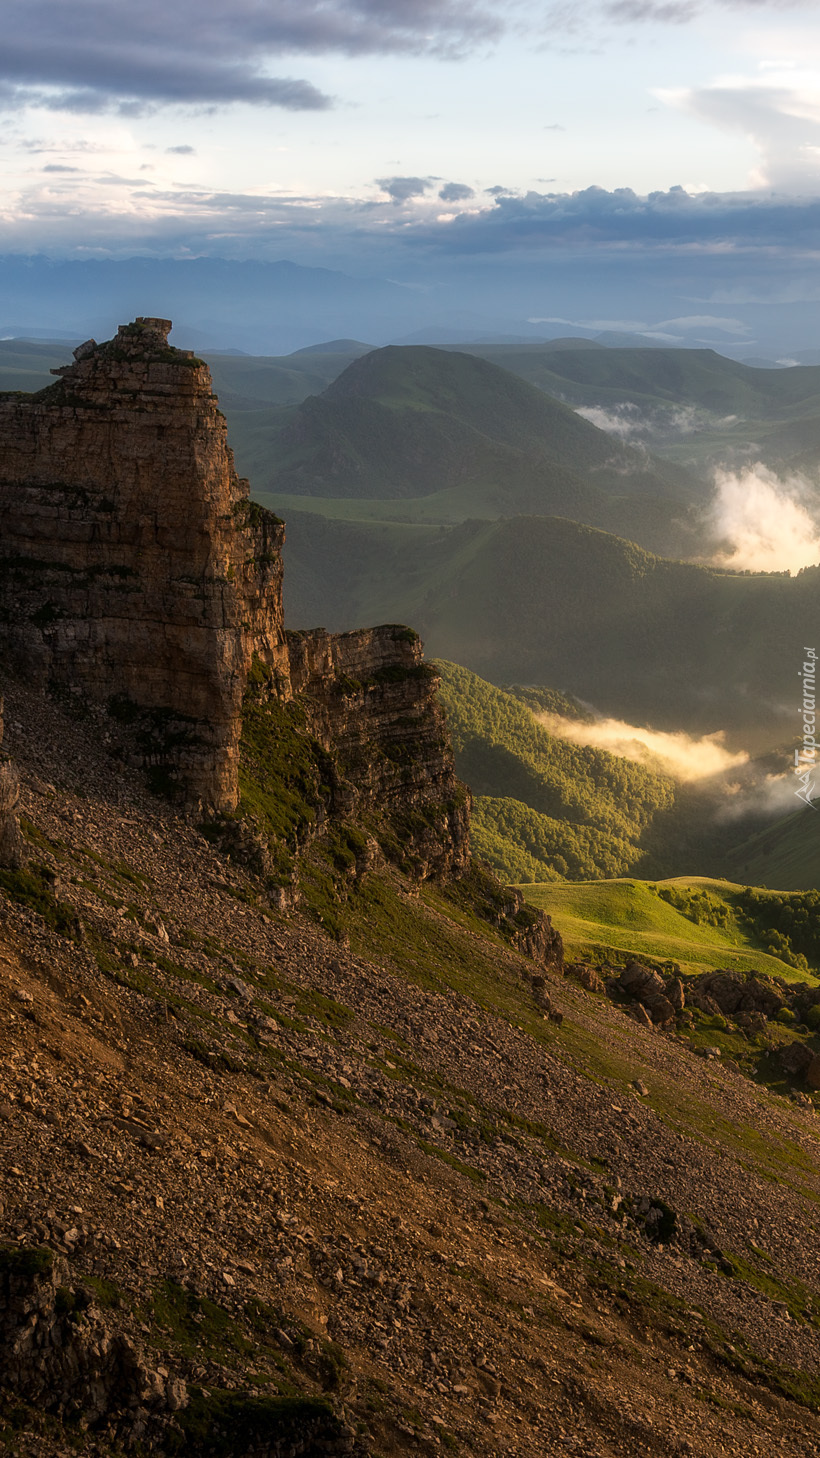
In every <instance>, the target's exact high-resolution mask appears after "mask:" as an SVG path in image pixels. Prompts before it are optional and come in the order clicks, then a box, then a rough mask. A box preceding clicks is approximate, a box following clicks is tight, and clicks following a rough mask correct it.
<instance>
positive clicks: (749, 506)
mask: <svg viewBox="0 0 820 1458" xmlns="http://www.w3.org/2000/svg"><path fill="white" fill-rule="evenodd" d="M818 518H820V497H818V491H817V487H816V486H814V485H812V483H811V482H810V481H809V480H808V479H807V478H806V477H805V476H801V475H799V474H797V473H794V474H792V475H789V476H786V477H784V478H781V477H779V476H777V475H776V474H775V472H774V471H771V470H769V468H768V466H764V465H763V464H762V463H761V462H760V461H757V462H755V464H754V465H750V466H746V467H744V468H743V469H742V470H740V471H737V472H733V471H729V470H726V469H720V470H718V471H716V473H715V495H714V497H713V499H712V501H711V503H710V505H709V507H708V508H707V511H706V514H705V521H704V524H705V527H706V530H707V532H708V534H709V536H710V538H711V539H712V541H713V542H714V543H715V551H714V552H713V554H712V555H711V557H710V558H709V561H710V562H711V563H712V564H713V565H714V566H716V567H731V568H734V569H735V570H736V571H743V570H746V571H749V572H799V571H800V569H801V567H811V566H813V565H814V564H815V563H817V562H820V524H818Z"/></svg>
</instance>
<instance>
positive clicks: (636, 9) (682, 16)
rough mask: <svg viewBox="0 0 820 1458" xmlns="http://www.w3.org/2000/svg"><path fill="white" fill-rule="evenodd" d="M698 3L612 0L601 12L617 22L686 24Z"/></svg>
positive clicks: (694, 13) (695, 12)
mask: <svg viewBox="0 0 820 1458" xmlns="http://www.w3.org/2000/svg"><path fill="white" fill-rule="evenodd" d="M700 8H701V7H700V5H698V4H696V3H693V0H691V3H690V0H663V3H661V4H658V3H656V0H614V3H611V4H608V5H604V7H603V12H604V15H605V16H606V18H607V19H608V20H614V21H616V22H617V23H619V24H623V23H625V24H627V25H635V24H639V25H640V24H644V25H645V24H651V25H687V24H688V23H689V21H690V20H694V18H695V16H696V15H697V14H698V13H699V11H700Z"/></svg>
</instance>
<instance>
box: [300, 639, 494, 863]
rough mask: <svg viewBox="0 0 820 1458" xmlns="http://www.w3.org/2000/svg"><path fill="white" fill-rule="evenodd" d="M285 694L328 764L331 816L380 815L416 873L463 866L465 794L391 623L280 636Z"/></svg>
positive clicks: (431, 682) (434, 704) (415, 660)
mask: <svg viewBox="0 0 820 1458" xmlns="http://www.w3.org/2000/svg"><path fill="white" fill-rule="evenodd" d="M287 641H288V648H289V653H290V675H291V684H292V688H293V692H294V694H295V695H296V696H297V697H298V699H299V702H300V703H301V704H302V706H303V707H304V708H305V710H306V712H307V718H308V724H309V727H310V731H311V733H312V734H313V736H314V737H315V738H316V739H317V740H318V741H319V743H320V744H321V745H322V746H323V748H325V749H326V750H328V751H330V752H332V755H333V761H334V766H335V770H334V777H333V807H332V808H333V809H334V810H336V811H338V812H339V813H341V814H345V815H352V814H356V813H359V814H361V813H362V812H364V813H365V814H367V813H372V812H374V811H375V812H379V813H380V814H384V815H386V816H387V817H389V818H390V819H391V820H392V822H393V824H394V826H395V828H396V831H397V832H398V833H400V835H401V839H402V842H403V843H404V845H405V846H406V847H407V849H408V851H409V853H410V854H411V855H412V857H413V859H414V860H415V862H416V865H417V867H418V869H420V870H421V873H422V874H423V875H435V876H439V877H447V876H452V875H458V874H460V873H461V872H462V871H463V870H464V869H465V867H466V865H467V862H468V860H469V828H470V804H469V796H468V794H467V792H466V791H465V789H464V786H462V785H460V784H459V782H458V780H457V779H456V773H455V764H454V761H453V752H452V748H451V745H450V739H449V735H448V733H447V727H446V723H445V718H444V710H443V709H442V707H441V704H440V703H439V700H438V697H437V690H438V683H439V680H438V676H437V674H436V672H435V670H434V669H433V668H432V667H431V665H430V664H428V663H425V662H424V655H423V652H422V645H421V641H420V639H419V637H418V634H417V633H414V632H413V630H412V629H410V628H403V627H400V626H396V625H394V624H388V625H387V626H384V627H380V628H367V629H363V630H361V631H358V632H353V633H326V632H324V631H323V630H322V629H318V630H317V631H314V632H309V633H288V635H287Z"/></svg>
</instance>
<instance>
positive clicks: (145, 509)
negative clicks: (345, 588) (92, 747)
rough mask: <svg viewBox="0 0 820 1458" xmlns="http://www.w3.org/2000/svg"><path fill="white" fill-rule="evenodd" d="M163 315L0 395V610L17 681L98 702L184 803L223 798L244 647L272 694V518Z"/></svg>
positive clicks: (229, 782) (276, 589) (276, 649)
mask: <svg viewBox="0 0 820 1458" xmlns="http://www.w3.org/2000/svg"><path fill="white" fill-rule="evenodd" d="M170 327H171V326H170V322H169V321H168V320H163V319H147V318H143V319H137V320H136V321H135V323H133V324H128V325H124V326H122V327H121V328H120V330H119V332H118V334H117V336H116V338H115V339H113V340H110V341H109V342H108V343H106V344H102V345H96V344H95V343H94V342H93V341H89V342H88V343H87V344H85V345H82V346H81V347H80V348H79V349H78V350H76V351H75V362H74V364H72V365H69V366H66V367H65V368H63V369H61V370H57V371H55V374H57V375H58V376H59V379H58V381H57V383H55V384H54V385H52V386H50V387H49V388H48V389H45V390H41V391H40V392H39V393H38V394H36V395H28V396H26V395H20V394H5V395H2V396H0V462H1V463H2V464H0V567H1V568H2V571H1V572H0V615H1V616H2V621H3V623H4V624H5V633H4V636H5V638H6V645H7V648H8V650H9V651H10V652H11V654H12V655H13V657H14V658H15V659H16V661H17V664H18V666H20V667H22V668H23V670H24V672H25V674H26V676H27V677H29V678H30V679H33V680H35V681H39V682H40V683H42V684H48V685H49V686H51V687H54V688H57V689H61V690H63V691H65V692H68V693H71V694H76V695H77V696H79V697H83V696H88V697H90V698H91V699H93V700H96V701H98V702H100V701H102V702H108V703H111V704H112V706H114V708H115V709H116V711H117V712H118V714H119V716H120V718H121V719H122V720H125V721H129V720H130V721H132V722H134V723H135V727H137V728H138V729H139V731H140V734H139V739H140V742H141V753H142V755H143V757H144V758H146V759H147V760H148V761H149V762H150V761H152V760H153V762H154V763H155V765H158V766H162V765H164V764H167V765H168V766H169V767H170V768H171V769H172V770H173V772H174V773H176V774H177V775H178V776H179V777H180V779H181V781H182V784H183V787H184V791H185V793H186V795H187V797H188V798H189V799H193V800H201V801H203V802H204V803H205V804H208V805H210V806H213V807H215V808H218V809H231V808H233V806H234V805H235V804H236V800H237V757H238V740H239V732H240V708H241V701H242V693H243V689H244V685H245V679H246V676H247V671H248V667H249V664H250V662H251V659H252V657H253V655H254V654H257V655H258V656H259V657H260V658H261V659H262V660H263V661H264V662H265V663H266V664H267V665H268V666H269V667H271V668H272V669H273V670H274V671H275V672H276V673H277V674H278V675H279V677H280V680H281V691H282V693H284V694H287V693H288V692H289V688H288V678H287V672H288V665H287V651H286V648H285V644H284V633H283V623H282V594H281V577H282V560H281V547H282V543H283V541H284V529H283V527H282V524H281V523H280V522H279V521H278V520H277V519H276V518H275V517H274V516H273V515H272V514H271V513H270V512H266V511H264V510H263V509H262V508H261V507H259V506H257V505H256V504H255V503H252V502H251V501H250V499H249V495H248V483H247V481H243V480H240V479H239V478H238V477H237V474H236V471H235V469H234V464H233V455H232V452H231V450H230V448H229V446H228V442H227V431H226V426H225V420H224V418H223V416H222V415H221V413H220V411H219V408H218V405H217V400H216V397H215V395H214V393H213V390H212V388H211V378H210V374H209V372H208V369H207V367H206V366H205V365H204V364H202V362H201V361H200V360H198V359H196V358H195V357H194V356H193V355H192V354H189V353H186V352H184V351H182V350H177V349H173V348H171V346H170V345H169V344H168V331H169V329H170ZM137 721H140V722H139V723H137Z"/></svg>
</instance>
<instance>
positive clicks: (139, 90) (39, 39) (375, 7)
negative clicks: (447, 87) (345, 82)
mask: <svg viewBox="0 0 820 1458" xmlns="http://www.w3.org/2000/svg"><path fill="white" fill-rule="evenodd" d="M502 30H503V7H502V13H501V14H499V12H498V7H492V6H487V7H484V6H482V5H481V4H480V3H477V0H267V3H265V4H261V5H260V4H259V3H258V0H232V3H231V4H230V5H226V4H225V0H175V3H174V4H173V5H168V4H166V3H164V0H141V3H140V4H139V5H135V4H132V3H130V0H73V3H72V4H71V5H65V4H64V3H63V0H6V3H5V4H4V7H3V47H2V54H0V88H1V89H0V105H3V106H4V107H5V108H6V109H9V108H12V107H15V106H16V107H21V106H26V105H31V104H36V105H39V106H46V107H51V108H53V109H58V110H73V111H83V112H94V111H100V110H112V109H113V110H119V111H125V113H126V114H128V113H129V110H130V111H131V112H133V111H134V109H135V108H143V109H144V108H145V107H147V106H150V105H152V104H167V103H177V104H179V103H183V104H189V105H203V104H205V105H217V106H218V105H224V104H228V103H233V102H243V103H245V104H250V105H255V106H281V107H286V108H289V109H292V110H303V109H321V108H323V107H326V106H328V105H329V104H330V98H329V97H327V96H326V95H324V94H323V93H322V92H320V91H319V90H317V88H316V87H314V86H312V85H311V84H310V83H309V82H307V81H304V80H300V79H294V78H292V77H284V78H283V77H281V76H276V75H271V74H270V67H271V66H272V65H273V66H276V68H277V69H278V68H279V66H280V64H281V59H282V57H283V56H287V57H293V56H300V55H326V54H328V53H339V52H341V53H342V54H344V55H348V56H355V55H365V54H402V53H410V54H424V53H427V54H434V55H443V56H453V57H457V56H459V55H462V54H465V53H466V52H467V51H469V50H470V49H471V48H472V47H474V46H475V45H476V44H479V43H485V42H486V41H488V40H493V39H496V38H497V37H498V36H499V35H500V34H501V32H502Z"/></svg>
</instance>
